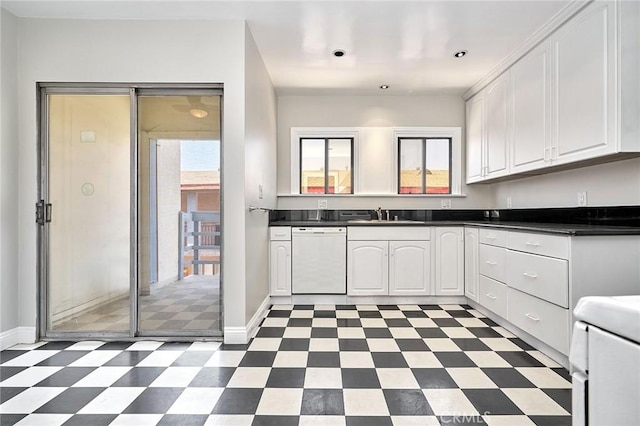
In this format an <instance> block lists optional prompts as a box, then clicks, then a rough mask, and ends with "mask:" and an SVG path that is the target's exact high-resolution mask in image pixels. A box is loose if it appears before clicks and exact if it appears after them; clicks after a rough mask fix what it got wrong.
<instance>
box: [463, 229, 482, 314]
mask: <svg viewBox="0 0 640 426" xmlns="http://www.w3.org/2000/svg"><path fill="white" fill-rule="evenodd" d="M479 246H480V245H479V240H478V228H465V229H464V295H465V296H467V297H468V298H469V299H471V300H473V301H474V302H477V301H478V278H479V276H480V273H479V272H478V249H479Z"/></svg>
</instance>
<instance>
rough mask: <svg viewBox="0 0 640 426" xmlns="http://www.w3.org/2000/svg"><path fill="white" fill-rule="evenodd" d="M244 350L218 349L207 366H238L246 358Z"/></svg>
mask: <svg viewBox="0 0 640 426" xmlns="http://www.w3.org/2000/svg"><path fill="white" fill-rule="evenodd" d="M244 355H245V352H244V351H218V352H216V353H214V354H213V355H212V356H211V358H209V361H207V363H206V364H205V365H204V366H205V367H237V366H238V364H240V361H242V358H244Z"/></svg>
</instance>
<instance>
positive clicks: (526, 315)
mask: <svg viewBox="0 0 640 426" xmlns="http://www.w3.org/2000/svg"><path fill="white" fill-rule="evenodd" d="M524 316H525V317H527V318H529V319H530V320H531V321H535V322H538V321H540V318H538V317H534V316H533V315H531V314H524Z"/></svg>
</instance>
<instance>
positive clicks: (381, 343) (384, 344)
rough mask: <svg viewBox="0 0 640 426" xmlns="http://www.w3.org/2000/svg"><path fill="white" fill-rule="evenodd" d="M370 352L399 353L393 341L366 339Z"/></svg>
mask: <svg viewBox="0 0 640 426" xmlns="http://www.w3.org/2000/svg"><path fill="white" fill-rule="evenodd" d="M367 345H369V350H370V351H371V352H400V348H399V347H398V344H397V343H396V341H395V339H367Z"/></svg>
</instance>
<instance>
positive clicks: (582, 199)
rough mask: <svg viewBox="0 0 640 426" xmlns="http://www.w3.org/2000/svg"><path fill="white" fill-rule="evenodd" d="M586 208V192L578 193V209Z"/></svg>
mask: <svg viewBox="0 0 640 426" xmlns="http://www.w3.org/2000/svg"><path fill="white" fill-rule="evenodd" d="M586 206H587V191H582V192H578V207H586Z"/></svg>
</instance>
